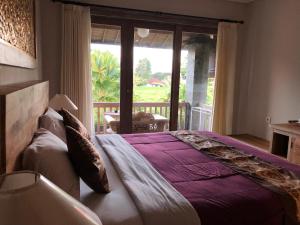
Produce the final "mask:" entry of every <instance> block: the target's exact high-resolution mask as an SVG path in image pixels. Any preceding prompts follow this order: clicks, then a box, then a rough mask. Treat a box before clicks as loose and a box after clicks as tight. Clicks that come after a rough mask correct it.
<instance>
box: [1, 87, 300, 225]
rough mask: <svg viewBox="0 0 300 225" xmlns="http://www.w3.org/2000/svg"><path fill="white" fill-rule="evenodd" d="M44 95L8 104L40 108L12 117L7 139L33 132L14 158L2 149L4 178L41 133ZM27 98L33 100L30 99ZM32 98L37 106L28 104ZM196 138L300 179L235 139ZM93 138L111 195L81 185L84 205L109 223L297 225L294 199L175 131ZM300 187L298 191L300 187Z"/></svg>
mask: <svg viewBox="0 0 300 225" xmlns="http://www.w3.org/2000/svg"><path fill="white" fill-rule="evenodd" d="M30 90H31V91H30ZM37 91H38V92H39V91H41V92H42V93H48V83H45V82H38V83H34V84H30V85H27V86H26V87H25V88H24V86H22V87H21V88H19V89H18V90H13V91H10V92H9V95H12V96H15V97H14V98H13V97H11V98H6V104H8V105H10V104H11V105H15V101H19V102H20V100H19V99H20V98H22V101H24V99H25V102H26V104H27V106H26V108H29V109H31V111H32V109H34V108H37V109H38V110H36V113H35V114H28V113H23V114H13V115H10V119H9V121H7V122H10V123H13V122H11V121H18V130H17V131H16V130H15V126H13V125H14V124H12V125H10V126H6V128H5V129H4V130H3V129H2V131H1V132H0V134H1V135H5V137H6V140H7V139H9V138H10V137H11V136H10V135H12V134H16V133H22V132H24V131H25V130H24V129H25V128H26V129H27V130H28V129H29V127H30V135H29V136H28V135H27V136H26V138H25V139H24V138H23V139H22V145H18V146H17V147H16V146H15V147H14V150H13V152H11V149H10V148H11V142H10V141H8V143H9V144H7V143H6V142H4V143H3V142H2V143H1V146H2V147H1V149H0V150H1V154H0V158H1V161H0V162H1V165H0V168H2V172H11V171H12V170H14V169H18V165H17V164H18V159H19V157H20V155H21V154H22V151H23V149H24V148H25V147H26V146H27V145H28V144H29V143H30V141H31V138H32V135H33V132H34V130H36V129H37V120H38V117H39V116H40V115H42V114H43V113H44V112H45V110H46V107H47V103H48V99H47V98H44V97H42V98H41V97H38V96H40V95H39V94H38V93H35V92H37ZM16 93H17V94H16ZM28 93H31V95H30V96H27V97H26V95H28ZM24 94H25V96H24ZM16 96H19V97H16ZM34 96H36V97H34ZM32 98H38V101H29V100H28V99H32ZM26 99H27V100H26ZM28 104H29V106H28ZM5 112H6V111H5V110H4V112H2V115H3V114H5ZM0 113H1V112H0ZM7 117H8V115H6V117H5V118H7ZM12 117H15V118H12ZM28 118H30V121H28ZM22 123H24V124H25V125H26V126H23V125H24V124H22ZM7 127H10V129H7ZM194 135H199V136H201V137H206V138H208V139H210V140H215V141H216V142H218V143H222V144H223V145H225V146H229V147H228V148H232V149H236V150H238V151H240V152H242V153H243V154H245V155H247V156H249V155H251V159H253V158H255V159H258V160H261V161H262V162H264V163H267V164H270V165H272V166H275V167H276V168H280V171H281V170H282V171H288V173H285V175H286V176H291V174H292V175H293V179H298V177H299V176H300V167H299V166H297V165H294V164H291V163H289V162H288V161H286V160H285V159H282V158H280V157H277V156H274V155H271V154H269V153H267V152H264V151H262V150H260V149H257V148H254V147H251V146H249V145H246V144H243V143H241V142H239V141H236V140H234V139H232V138H230V137H225V136H220V135H218V134H216V133H212V132H197V133H194ZM92 140H93V142H94V144H95V145H96V146H97V149H98V151H99V153H100V155H101V157H102V158H103V160H104V163H105V167H106V171H107V176H108V180H109V184H110V188H111V191H110V192H109V193H107V194H98V193H95V192H94V191H93V190H92V189H90V187H88V186H87V185H86V184H85V183H84V182H83V181H81V182H80V201H81V202H82V203H83V204H84V205H86V206H87V207H89V208H90V209H91V210H92V211H93V212H95V213H96V214H97V215H98V216H99V218H100V219H101V221H102V223H103V224H104V225H143V224H145V225H160V224H168V223H169V224H173V225H177V224H178V225H180V224H182V225H185V224H187V225H194V224H195V225H196V224H202V225H254V224H255V225H284V224H298V222H295V221H291V220H290V219H289V218H288V215H289V214H291V213H295V214H297V212H291V211H289V210H295V209H296V208H297V207H296V206H295V205H294V204H298V202H295V201H293V200H291V199H288V200H289V204H288V206H289V207H290V208H288V207H286V202H285V200H286V199H287V198H284V197H286V193H284V194H282V193H280V192H279V191H278V190H275V189H274V190H273V189H272V188H269V187H268V186H266V185H263V184H261V183H262V182H260V181H257V179H254V178H253V176H249V174H246V173H242V172H241V171H238V170H235V169H234V168H232V167H231V166H230V165H227V164H226V161H225V163H224V160H223V161H222V160H219V159H218V158H214V157H211V156H210V155H208V154H206V153H205V152H201V151H199V150H197V149H196V148H195V147H194V146H193V145H191V144H190V143H187V142H184V141H183V140H180V138H178V137H177V136H176V135H174V134H173V133H171V132H163V133H149V134H125V135H117V134H113V135H97V136H95V137H93V138H92ZM14 141H16V140H14ZM8 155H9V157H7V156H8ZM252 156H253V157H252ZM295 188H296V189H297V190H296V191H298V186H297V187H296V186H295Z"/></svg>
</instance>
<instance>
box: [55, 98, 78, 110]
mask: <svg viewBox="0 0 300 225" xmlns="http://www.w3.org/2000/svg"><path fill="white" fill-rule="evenodd" d="M49 106H50V107H51V108H53V109H55V110H61V109H62V108H65V109H67V110H69V111H73V110H78V108H77V106H76V105H75V104H74V103H73V102H72V101H71V99H70V98H69V97H68V96H66V95H64V94H56V95H55V96H54V97H53V98H52V99H51V100H50V102H49Z"/></svg>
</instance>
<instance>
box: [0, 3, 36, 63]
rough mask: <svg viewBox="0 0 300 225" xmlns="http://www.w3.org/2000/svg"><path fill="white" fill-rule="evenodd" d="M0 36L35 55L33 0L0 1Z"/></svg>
mask: <svg viewBox="0 0 300 225" xmlns="http://www.w3.org/2000/svg"><path fill="white" fill-rule="evenodd" d="M0 38H1V39H2V40H3V41H5V42H7V43H9V44H11V45H12V46H14V47H17V48H19V49H21V50H23V51H24V52H26V53H28V54H29V55H31V56H32V57H35V30H34V0H17V1H16V0H1V1H0Z"/></svg>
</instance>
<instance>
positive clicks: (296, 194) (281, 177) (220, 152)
mask: <svg viewBox="0 0 300 225" xmlns="http://www.w3.org/2000/svg"><path fill="white" fill-rule="evenodd" d="M171 134H172V135H173V136H174V137H176V138H178V139H179V140H181V141H183V142H185V143H187V144H190V145H191V146H193V147H194V148H195V149H197V150H199V151H201V152H203V153H204V154H206V155H207V156H209V157H211V158H214V159H216V160H219V161H220V162H222V163H223V164H224V165H226V166H228V167H230V168H231V169H233V170H235V171H236V172H238V173H240V174H241V175H244V176H246V177H248V178H250V179H251V180H253V181H254V182H256V183H258V184H260V185H262V186H263V187H265V188H268V189H270V190H271V191H273V192H276V193H277V194H278V195H279V196H280V199H281V201H282V202H283V206H284V208H285V212H286V215H287V217H288V218H287V221H286V223H285V224H300V222H299V221H300V180H299V179H298V178H297V177H296V176H295V175H294V174H293V173H292V172H290V171H287V170H284V169H283V168H280V167H277V166H275V165H273V164H270V163H268V162H266V161H263V160H261V159H259V158H257V157H255V156H253V155H249V154H245V153H243V152H242V151H239V150H238V149H236V148H233V147H230V146H226V145H225V144H223V143H221V142H218V141H216V140H213V139H211V138H208V137H206V136H204V135H200V134H198V133H196V132H192V131H173V132H171Z"/></svg>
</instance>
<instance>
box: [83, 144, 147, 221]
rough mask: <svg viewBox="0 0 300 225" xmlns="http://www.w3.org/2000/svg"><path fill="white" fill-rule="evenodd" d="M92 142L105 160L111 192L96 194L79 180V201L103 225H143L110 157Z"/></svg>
mask: <svg viewBox="0 0 300 225" xmlns="http://www.w3.org/2000/svg"><path fill="white" fill-rule="evenodd" d="M94 143H95V144H96V146H97V149H98V151H99V152H100V154H101V156H102V158H103V160H104V162H105V168H106V170H107V175H108V180H109V184H110V187H111V192H110V193H108V194H97V193H95V192H94V191H93V190H91V189H90V188H89V187H88V186H87V185H86V184H85V183H84V182H83V181H82V180H81V181H80V201H81V202H82V203H83V204H84V205H86V206H87V207H89V208H90V209H91V210H92V211H93V212H95V213H96V214H97V215H98V216H99V218H100V219H101V221H102V223H103V225H143V222H142V219H141V217H140V215H139V212H138V209H137V208H136V206H135V204H134V202H133V200H132V199H131V197H130V196H129V193H128V192H127V190H126V188H125V186H124V185H123V183H122V182H121V180H120V178H119V175H118V174H117V173H116V171H115V169H114V166H113V165H112V163H111V161H110V159H109V158H108V156H107V155H106V153H105V151H104V150H103V149H102V148H101V147H100V146H99V145H98V143H97V141H96V140H94Z"/></svg>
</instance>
